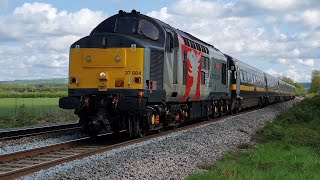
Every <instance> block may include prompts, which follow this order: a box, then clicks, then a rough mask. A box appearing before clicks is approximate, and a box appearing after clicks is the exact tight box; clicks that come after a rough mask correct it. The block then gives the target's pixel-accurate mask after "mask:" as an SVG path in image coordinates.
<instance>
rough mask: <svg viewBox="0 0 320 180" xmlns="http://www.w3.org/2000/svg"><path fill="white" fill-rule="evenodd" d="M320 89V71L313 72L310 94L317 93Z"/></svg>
mask: <svg viewBox="0 0 320 180" xmlns="http://www.w3.org/2000/svg"><path fill="white" fill-rule="evenodd" d="M319 89H320V70H313V71H312V74H311V88H310V90H309V92H310V93H316V92H318V90H319Z"/></svg>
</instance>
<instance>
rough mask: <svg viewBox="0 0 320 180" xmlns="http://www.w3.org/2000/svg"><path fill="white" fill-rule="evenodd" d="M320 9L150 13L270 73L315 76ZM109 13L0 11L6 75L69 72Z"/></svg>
mask: <svg viewBox="0 0 320 180" xmlns="http://www.w3.org/2000/svg"><path fill="white" fill-rule="evenodd" d="M6 2H7V1H6ZM319 9H320V3H319V1H318V0H309V1H299V0H284V1H277V2H275V1H265V0H237V1H234V0H231V1H221V0H217V1H209V0H177V1H172V2H171V4H167V5H166V6H165V7H159V9H158V10H154V11H151V12H149V13H147V15H149V16H152V17H155V18H157V19H160V20H162V21H164V22H165V23H168V24H170V25H171V26H173V27H175V28H178V29H181V30H183V31H186V32H189V33H191V34H193V35H194V36H196V37H198V38H200V39H202V40H204V41H206V42H208V43H210V44H212V45H214V46H215V47H217V48H219V49H220V50H221V51H222V52H224V53H227V54H230V55H232V56H234V57H236V58H238V59H240V60H242V61H244V62H246V63H248V64H250V65H253V66H255V67H257V68H259V69H265V70H266V71H267V72H269V73H270V74H271V73H273V74H274V75H278V76H284V75H286V76H289V77H291V76H292V77H294V79H295V80H298V81H310V77H311V76H310V74H311V70H313V69H316V68H318V69H320V66H319V63H316V62H317V61H319V60H320V58H319V57H320V51H319V50H318V49H319V48H320V41H319V39H320V30H319V29H320V25H319V23H318V21H317V20H318V19H320V10H319ZM107 16H108V15H107V14H105V13H103V12H101V11H92V10H90V9H87V8H83V9H80V10H78V11H75V12H69V11H66V10H59V9H57V8H55V7H54V6H53V5H51V4H46V3H24V4H23V5H21V6H20V7H17V8H15V10H14V11H13V12H12V14H8V15H0V24H2V26H0V41H1V42H3V43H2V44H1V45H0V57H1V58H0V66H2V67H8V68H6V69H5V70H2V71H0V76H1V77H5V78H13V77H14V76H9V74H12V73H11V72H13V74H19V75H20V76H15V78H16V77H26V78H32V77H54V76H59V77H66V76H67V73H68V49H69V46H70V44H71V43H73V42H74V41H76V40H77V39H79V38H81V37H83V36H86V35H88V34H89V33H90V31H91V30H92V29H93V28H94V27H95V26H96V25H98V24H99V23H100V22H101V21H102V20H104V19H105V18H106V17H107ZM13 29H14V30H13ZM4 44H5V45H4ZM12 62H14V63H12ZM13 64H14V65H13Z"/></svg>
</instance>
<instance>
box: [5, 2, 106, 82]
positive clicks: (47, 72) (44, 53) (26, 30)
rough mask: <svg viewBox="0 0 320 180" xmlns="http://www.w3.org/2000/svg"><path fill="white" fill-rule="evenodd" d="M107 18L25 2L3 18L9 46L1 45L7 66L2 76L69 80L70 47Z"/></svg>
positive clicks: (100, 13) (93, 12)
mask: <svg viewBox="0 0 320 180" xmlns="http://www.w3.org/2000/svg"><path fill="white" fill-rule="evenodd" d="M106 17H107V15H106V14H104V13H102V12H100V11H92V10H89V9H80V10H79V11H76V12H67V11H59V10H58V9H56V8H55V7H53V6H52V5H51V4H46V3H24V4H23V5H22V6H20V7H17V8H15V10H14V11H13V13H12V14H11V15H6V16H4V15H2V16H0V24H2V26H0V40H2V41H3V42H4V43H6V45H0V57H1V58H0V60H1V61H0V66H1V67H6V69H5V70H1V71H0V77H2V78H5V79H25V78H41V77H67V74H68V65H69V59H68V58H69V55H68V53H69V52H68V51H69V47H70V45H71V44H72V43H73V42H75V41H76V40H78V39H79V38H81V37H83V36H86V35H88V34H89V33H90V31H91V30H92V29H93V28H94V27H95V26H97V25H98V24H99V23H100V22H101V21H102V20H104V19H105V18H106ZM12 74H18V75H17V76H11V75H12ZM2 78H1V79H0V80H2Z"/></svg>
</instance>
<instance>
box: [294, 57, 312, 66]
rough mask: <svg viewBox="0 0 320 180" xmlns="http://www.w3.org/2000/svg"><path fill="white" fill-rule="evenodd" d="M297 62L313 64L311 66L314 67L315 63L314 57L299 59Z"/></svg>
mask: <svg viewBox="0 0 320 180" xmlns="http://www.w3.org/2000/svg"><path fill="white" fill-rule="evenodd" d="M297 62H298V63H299V64H303V65H305V66H311V67H313V66H314V64H315V63H314V59H306V60H302V59H298V60H297Z"/></svg>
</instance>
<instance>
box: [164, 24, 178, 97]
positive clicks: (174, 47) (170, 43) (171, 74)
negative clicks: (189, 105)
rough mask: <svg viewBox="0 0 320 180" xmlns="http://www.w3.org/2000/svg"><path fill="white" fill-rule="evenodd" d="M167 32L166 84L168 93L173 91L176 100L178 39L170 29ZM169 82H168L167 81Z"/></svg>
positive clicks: (172, 94)
mask: <svg viewBox="0 0 320 180" xmlns="http://www.w3.org/2000/svg"><path fill="white" fill-rule="evenodd" d="M165 30H166V43H165V69H164V72H167V73H165V74H166V75H167V76H168V77H166V79H165V82H164V83H166V84H167V87H171V90H170V89H167V92H170V91H171V98H173V99H171V100H174V99H175V98H176V97H177V96H178V53H177V51H178V39H177V35H176V33H175V32H174V31H173V30H172V29H169V28H165ZM167 80H168V81H167Z"/></svg>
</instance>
